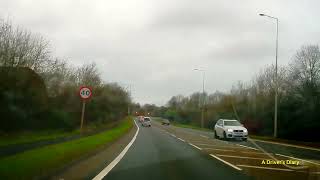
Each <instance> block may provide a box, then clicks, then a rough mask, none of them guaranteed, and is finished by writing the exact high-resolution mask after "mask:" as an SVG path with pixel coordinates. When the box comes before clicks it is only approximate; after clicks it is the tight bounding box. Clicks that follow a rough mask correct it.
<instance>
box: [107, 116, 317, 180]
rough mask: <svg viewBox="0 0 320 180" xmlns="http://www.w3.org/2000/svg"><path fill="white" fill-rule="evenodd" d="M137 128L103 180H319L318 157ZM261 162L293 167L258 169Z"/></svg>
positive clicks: (156, 127)
mask: <svg viewBox="0 0 320 180" xmlns="http://www.w3.org/2000/svg"><path fill="white" fill-rule="evenodd" d="M137 124H138V125H139V127H140V131H139V133H138V135H137V138H136V140H135V142H134V143H133V144H132V146H131V147H130V149H129V150H128V151H127V153H126V154H125V155H124V157H123V158H122V160H121V161H120V162H119V163H118V164H117V165H116V166H115V167H114V168H113V169H112V170H111V171H110V172H109V173H108V174H107V175H106V176H105V177H104V179H108V180H109V179H110V180H118V179H119V180H123V179H139V180H143V179H148V180H149V179H155V180H157V179H159V180H160V179H161V180H163V179H172V180H173V179H174V180H176V179H184V180H185V179H201V180H205V179H210V180H212V179H224V180H227V179H273V180H276V179H281V180H283V179H288V178H289V179H290V180H292V179H299V180H300V179H310V180H311V179H312V180H313V179H320V162H319V154H320V153H319V151H313V150H307V149H298V148H296V147H286V146H282V145H276V144H268V143H264V142H250V141H249V142H230V141H222V140H218V139H214V138H213V134H212V133H211V132H204V131H198V130H192V129H186V128H179V127H174V126H162V125H160V123H159V122H156V121H153V122H152V127H141V124H140V123H137ZM254 143H256V144H257V145H258V146H256V145H255V144H254ZM282 153H283V154H282ZM292 154H293V155H295V156H292ZM297 157H298V159H297ZM302 158H303V159H302ZM263 160H275V161H276V160H277V161H279V162H280V161H281V160H283V161H281V162H287V161H288V160H290V162H299V164H298V165H296V164H293V165H290V166H288V165H283V164H267V163H266V164H262V161H263Z"/></svg>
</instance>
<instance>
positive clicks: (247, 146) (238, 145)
mask: <svg viewBox="0 0 320 180" xmlns="http://www.w3.org/2000/svg"><path fill="white" fill-rule="evenodd" d="M237 145H238V146H241V147H245V148H249V149H254V150H257V151H258V149H257V148H253V147H249V146H245V145H242V144H237Z"/></svg>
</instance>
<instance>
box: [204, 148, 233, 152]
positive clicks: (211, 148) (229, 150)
mask: <svg viewBox="0 0 320 180" xmlns="http://www.w3.org/2000/svg"><path fill="white" fill-rule="evenodd" d="M202 149H208V150H214V151H227V152H235V151H234V150H228V149H216V148H202Z"/></svg>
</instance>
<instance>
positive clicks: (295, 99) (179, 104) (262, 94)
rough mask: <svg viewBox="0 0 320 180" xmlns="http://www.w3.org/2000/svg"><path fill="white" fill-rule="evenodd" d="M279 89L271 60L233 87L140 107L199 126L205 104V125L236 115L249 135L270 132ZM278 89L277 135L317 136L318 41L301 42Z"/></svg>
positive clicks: (283, 70)
mask: <svg viewBox="0 0 320 180" xmlns="http://www.w3.org/2000/svg"><path fill="white" fill-rule="evenodd" d="M275 88H276V78H275V67H274V65H270V66H267V67H265V68H263V69H261V71H260V72H259V73H257V74H256V75H255V77H254V78H252V80H251V81H247V82H243V81H238V82H237V83H235V84H234V85H233V87H232V88H231V90H230V91H229V92H219V91H216V92H214V93H211V94H208V93H207V92H205V93H204V94H202V93H200V92H195V93H193V94H191V95H190V96H182V95H176V96H173V97H171V99H170V100H169V101H168V102H167V104H166V106H162V107H157V106H155V105H150V104H149V105H145V106H143V107H141V108H142V109H144V110H146V111H149V112H152V113H153V115H155V116H162V117H165V118H168V119H170V120H173V121H177V122H179V123H185V124H193V125H197V126H200V119H201V118H200V117H201V116H200V115H201V114H200V113H201V108H202V107H203V108H204V109H205V118H204V119H205V126H206V127H207V128H213V126H214V124H215V123H216V121H217V120H218V119H220V118H225V119H238V120H240V121H241V122H242V123H243V124H244V125H245V126H246V127H247V128H248V129H249V132H250V133H251V134H256V135H266V136H272V134H273V123H274V102H275V100H274V97H275ZM278 94H279V95H278V136H279V137H280V138H286V139H295V140H309V141H319V140H318V139H316V137H317V136H318V135H317V130H318V129H319V128H320V51H319V46H318V45H306V46H302V47H301V48H300V49H299V50H298V51H297V52H296V53H295V54H294V55H293V57H292V59H291V61H290V62H289V64H288V65H286V66H280V67H279V68H278ZM203 97H204V99H203ZM203 101H204V106H203Z"/></svg>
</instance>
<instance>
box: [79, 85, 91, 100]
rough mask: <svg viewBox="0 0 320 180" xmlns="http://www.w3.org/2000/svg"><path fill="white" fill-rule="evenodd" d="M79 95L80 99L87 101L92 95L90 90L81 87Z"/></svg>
mask: <svg viewBox="0 0 320 180" xmlns="http://www.w3.org/2000/svg"><path fill="white" fill-rule="evenodd" d="M79 95H80V97H81V98H82V99H89V98H90V97H91V95H92V91H91V88H89V87H81V88H80V91H79Z"/></svg>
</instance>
